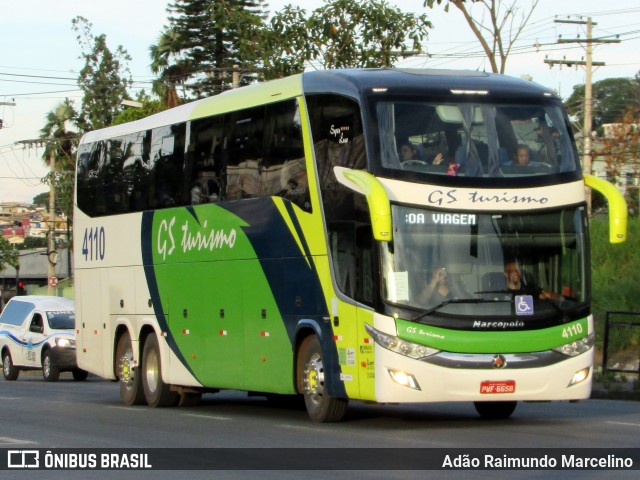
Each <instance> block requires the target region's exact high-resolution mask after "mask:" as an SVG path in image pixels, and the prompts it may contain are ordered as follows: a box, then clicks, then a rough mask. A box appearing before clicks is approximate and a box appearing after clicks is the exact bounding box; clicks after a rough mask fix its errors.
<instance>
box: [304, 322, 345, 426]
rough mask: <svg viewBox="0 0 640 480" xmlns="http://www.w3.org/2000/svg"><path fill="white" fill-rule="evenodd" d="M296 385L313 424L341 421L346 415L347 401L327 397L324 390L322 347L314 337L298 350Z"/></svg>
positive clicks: (310, 337)
mask: <svg viewBox="0 0 640 480" xmlns="http://www.w3.org/2000/svg"><path fill="white" fill-rule="evenodd" d="M296 372H297V373H296V374H297V385H298V388H299V389H300V391H301V392H302V393H303V394H304V403H305V405H306V407H307V413H308V414H309V418H311V420H313V421H314V422H322V423H330V422H339V421H341V420H342V419H343V418H344V416H345V414H346V413H347V406H348V404H349V401H348V400H346V399H343V398H336V397H332V396H331V395H329V393H328V392H327V390H326V384H325V380H326V376H325V367H324V361H323V357H322V347H321V346H320V341H319V340H318V337H316V336H315V335H311V336H309V337H307V338H305V339H304V340H303V341H302V344H301V345H300V349H299V350H298V359H297V369H296Z"/></svg>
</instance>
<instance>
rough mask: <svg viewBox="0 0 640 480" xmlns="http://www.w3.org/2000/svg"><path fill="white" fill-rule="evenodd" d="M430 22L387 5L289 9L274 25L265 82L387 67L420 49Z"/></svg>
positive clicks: (330, 0)
mask: <svg viewBox="0 0 640 480" xmlns="http://www.w3.org/2000/svg"><path fill="white" fill-rule="evenodd" d="M431 27H432V25H431V22H429V20H428V19H427V16H426V15H415V14H413V13H406V12H403V11H402V10H400V9H399V8H396V7H391V6H390V5H389V4H388V3H386V2H385V1H384V0H372V1H370V2H360V1H357V0H326V1H325V4H324V5H323V6H321V7H319V8H317V9H315V10H314V11H312V12H311V13H310V14H309V15H308V16H307V11H306V10H304V9H302V8H300V7H298V6H293V5H287V6H286V7H285V8H284V9H283V10H282V11H281V12H278V13H276V14H275V15H274V17H273V18H272V19H271V22H270V31H269V34H268V42H267V43H268V48H267V49H265V55H264V61H265V69H266V71H267V77H277V76H284V75H288V74H291V73H294V72H300V71H302V70H303V68H304V66H305V64H306V63H311V64H312V65H318V66H319V67H320V68H370V67H389V66H392V65H393V64H394V63H395V62H396V61H397V60H398V59H399V58H404V57H406V56H409V55H413V54H415V53H416V52H420V51H421V50H422V42H423V40H424V39H425V38H426V37H427V32H428V29H429V28H431Z"/></svg>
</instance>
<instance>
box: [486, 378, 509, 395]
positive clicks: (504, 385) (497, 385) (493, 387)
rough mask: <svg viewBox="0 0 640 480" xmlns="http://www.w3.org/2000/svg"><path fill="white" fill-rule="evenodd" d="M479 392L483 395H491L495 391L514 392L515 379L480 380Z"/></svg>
mask: <svg viewBox="0 0 640 480" xmlns="http://www.w3.org/2000/svg"><path fill="white" fill-rule="evenodd" d="M480 393H481V394H483V395H485V394H488V395H491V394H496V393H516V381H515V380H505V381H502V382H492V381H486V382H482V383H481V384H480Z"/></svg>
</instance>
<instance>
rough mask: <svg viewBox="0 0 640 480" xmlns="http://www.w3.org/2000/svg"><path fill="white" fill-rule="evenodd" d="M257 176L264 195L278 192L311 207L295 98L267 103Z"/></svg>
mask: <svg viewBox="0 0 640 480" xmlns="http://www.w3.org/2000/svg"><path fill="white" fill-rule="evenodd" d="M260 176H261V179H262V182H261V183H262V192H263V194H264V195H280V196H282V197H284V198H286V199H288V200H290V201H292V202H294V203H296V204H297V205H298V206H299V207H300V208H302V209H304V210H307V211H310V209H311V202H310V199H309V185H308V180H307V168H306V163H305V157H304V146H303V143H302V125H301V124H300V111H299V110H298V103H297V102H296V101H295V100H291V101H287V102H281V103H275V104H272V105H268V106H267V113H266V121H265V150H264V157H263V160H262V164H261V169H260Z"/></svg>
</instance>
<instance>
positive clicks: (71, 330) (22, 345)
mask: <svg viewBox="0 0 640 480" xmlns="http://www.w3.org/2000/svg"><path fill="white" fill-rule="evenodd" d="M0 353H1V356H2V373H3V375H4V378H5V379H6V380H16V379H17V378H18V375H19V374H20V370H35V369H42V376H43V377H44V379H45V380H46V381H48V382H55V381H57V380H58V377H60V372H69V371H70V372H72V373H73V378H74V379H75V380H86V378H87V372H86V371H84V370H81V369H80V368H78V366H77V363H76V335H75V304H74V301H73V300H71V299H69V298H63V297H45V296H35V295H26V296H19V297H13V298H12V299H11V300H10V301H9V303H7V305H6V307H5V308H4V310H3V311H2V315H0Z"/></svg>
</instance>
